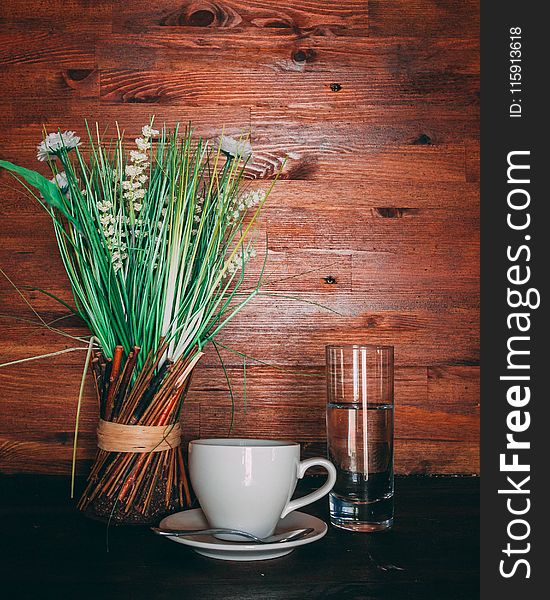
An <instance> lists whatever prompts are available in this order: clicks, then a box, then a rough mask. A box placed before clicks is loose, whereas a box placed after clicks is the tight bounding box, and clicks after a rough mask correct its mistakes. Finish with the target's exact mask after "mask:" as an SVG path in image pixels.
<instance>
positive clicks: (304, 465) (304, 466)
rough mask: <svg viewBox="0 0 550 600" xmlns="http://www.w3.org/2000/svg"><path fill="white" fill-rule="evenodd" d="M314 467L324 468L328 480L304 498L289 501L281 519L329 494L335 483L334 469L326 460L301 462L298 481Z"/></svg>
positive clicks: (316, 459) (309, 459)
mask: <svg viewBox="0 0 550 600" xmlns="http://www.w3.org/2000/svg"><path fill="white" fill-rule="evenodd" d="M315 465H318V466H321V467H324V468H325V469H326V470H327V473H328V478H327V480H326V481H325V483H324V485H322V486H321V487H320V488H319V489H318V490H315V491H314V492H311V494H307V495H306V496H302V497H301V498H296V499H295V500H290V502H288V504H287V505H286V506H285V508H284V510H283V512H282V514H281V518H283V517H286V516H287V515H288V513H291V512H292V511H293V510H296V509H297V508H300V507H302V506H305V505H306V504H311V503H312V502H315V500H319V498H322V497H323V496H325V495H326V494H328V493H329V492H330V490H331V489H332V488H333V486H334V484H335V483H336V467H335V466H334V465H333V464H332V463H331V462H330V460H327V459H326V458H321V457H316V458H308V459H306V460H303V461H301V462H300V464H299V465H298V479H302V477H303V476H304V474H305V472H306V471H307V470H308V469H309V468H310V467H313V466H315Z"/></svg>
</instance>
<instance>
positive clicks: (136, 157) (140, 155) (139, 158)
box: [130, 150, 147, 164]
mask: <svg viewBox="0 0 550 600" xmlns="http://www.w3.org/2000/svg"><path fill="white" fill-rule="evenodd" d="M130 158H131V159H132V161H133V162H135V163H138V164H139V163H144V162H147V154H145V153H144V152H138V151H137V150H130Z"/></svg>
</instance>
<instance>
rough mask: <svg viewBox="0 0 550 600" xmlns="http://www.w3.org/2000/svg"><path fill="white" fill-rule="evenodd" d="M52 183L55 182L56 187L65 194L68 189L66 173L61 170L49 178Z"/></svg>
mask: <svg viewBox="0 0 550 600" xmlns="http://www.w3.org/2000/svg"><path fill="white" fill-rule="evenodd" d="M50 181H51V182H52V183H55V184H56V185H57V187H58V188H59V189H60V190H61V192H62V193H63V194H65V193H66V192H67V191H68V189H69V181H68V180H67V173H65V171H61V173H58V174H57V175H56V176H55V177H54V178H53V179H50Z"/></svg>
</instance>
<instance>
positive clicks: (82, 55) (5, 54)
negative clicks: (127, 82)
mask: <svg viewBox="0 0 550 600" xmlns="http://www.w3.org/2000/svg"><path fill="white" fill-rule="evenodd" d="M96 35H97V32H95V33H94V32H90V31H81V32H80V34H79V35H78V36H75V35H67V33H60V32H58V31H56V32H52V31H48V30H46V29H44V28H43V27H34V28H30V27H27V28H25V29H24V30H23V29H21V28H20V26H18V25H12V26H8V27H3V28H2V31H0V66H6V65H18V64H24V65H34V68H39V67H38V66H37V65H39V64H40V63H47V64H50V65H52V64H54V65H60V66H61V65H65V66H67V67H68V68H71V69H75V68H77V67H79V68H80V69H94V68H95V66H96Z"/></svg>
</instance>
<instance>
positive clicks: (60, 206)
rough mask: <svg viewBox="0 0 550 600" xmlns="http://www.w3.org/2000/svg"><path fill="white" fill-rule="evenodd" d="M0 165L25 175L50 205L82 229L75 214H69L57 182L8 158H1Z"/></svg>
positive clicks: (28, 181) (22, 175)
mask: <svg viewBox="0 0 550 600" xmlns="http://www.w3.org/2000/svg"><path fill="white" fill-rule="evenodd" d="M0 167H3V168H4V169H6V170H7V171H11V172H12V173H16V174H17V175H20V176H21V177H23V179H24V180H25V181H26V182H27V183H28V184H29V185H32V187H34V188H36V189H37V190H38V191H39V192H40V193H41V194H42V196H43V198H44V200H45V201H46V202H47V203H48V204H49V205H50V206H52V207H53V208H55V209H57V210H58V211H59V212H60V213H61V214H62V215H63V216H64V217H66V218H67V219H69V221H71V223H72V224H73V225H74V226H75V227H76V228H77V229H78V230H80V226H79V224H78V223H77V222H76V221H75V219H74V218H73V216H72V215H71V214H69V212H68V210H67V207H66V205H65V201H64V198H63V194H61V192H60V191H59V188H58V187H57V185H56V184H55V183H53V182H52V181H50V180H49V179H46V177H44V176H43V175H40V173H37V172H36V171H31V170H30V169H26V168H25V167H19V166H18V165H14V164H13V163H11V162H9V161H7V160H0Z"/></svg>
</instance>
